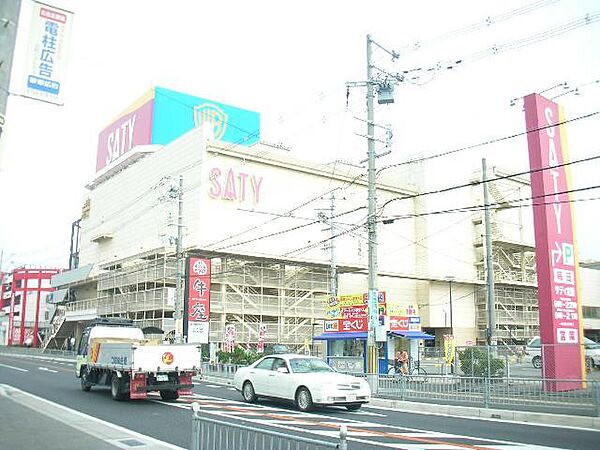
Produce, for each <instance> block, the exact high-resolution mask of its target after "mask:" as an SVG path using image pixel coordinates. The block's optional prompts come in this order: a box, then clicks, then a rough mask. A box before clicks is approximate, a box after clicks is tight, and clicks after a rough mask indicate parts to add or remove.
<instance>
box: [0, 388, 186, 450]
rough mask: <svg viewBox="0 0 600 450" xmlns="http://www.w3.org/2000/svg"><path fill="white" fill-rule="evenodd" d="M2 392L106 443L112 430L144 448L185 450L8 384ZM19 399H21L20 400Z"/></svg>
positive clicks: (114, 433)
mask: <svg viewBox="0 0 600 450" xmlns="http://www.w3.org/2000/svg"><path fill="white" fill-rule="evenodd" d="M2 391H5V392H9V393H12V394H13V395H11V400H13V401H16V402H18V403H20V404H21V405H23V406H25V407H28V408H31V409H35V410H36V411H37V412H39V413H41V414H44V415H47V416H49V417H51V418H52V419H54V420H58V421H59V422H62V423H65V424H67V425H69V426H71V427H74V428H77V429H79V430H81V431H83V432H85V433H87V434H90V435H92V436H95V437H96V438H98V439H102V440H103V441H105V442H110V439H106V436H107V435H108V434H107V433H109V432H110V431H109V430H110V429H112V434H113V435H116V434H122V438H121V440H122V439H129V438H136V439H139V440H141V441H143V442H144V444H145V445H144V447H146V448H147V447H152V448H157V449H169V450H185V449H184V448H182V447H178V446H176V445H173V444H170V443H168V442H164V441H161V440H159V439H156V438H153V437H151V436H147V435H145V434H142V433H138V432H137V431H133V430H129V429H127V428H125V427H122V426H119V425H115V424H114V423H110V422H107V421H105V420H102V419H98V418H96V417H93V416H89V415H87V414H84V413H82V412H79V411H77V410H75V409H71V408H68V407H66V406H63V405H61V404H59V403H54V402H51V401H50V400H47V399H45V398H43V397H38V396H37V395H33V394H30V393H29V392H25V391H22V390H20V389H17V388H15V387H12V386H9V385H6V384H0V394H2V393H3V392H2ZM14 394H17V395H14ZM18 397H21V398H20V399H19V398H18ZM40 403H44V404H46V405H47V407H46V408H44V407H43V406H42V407H40V405H39V404H40ZM57 410H59V411H61V412H59V411H57ZM90 422H94V423H95V424H96V425H95V426H93V427H92V426H90V425H89V424H86V423H90ZM101 427H106V428H104V430H100V431H99V429H100V428H101ZM102 433H104V435H102Z"/></svg>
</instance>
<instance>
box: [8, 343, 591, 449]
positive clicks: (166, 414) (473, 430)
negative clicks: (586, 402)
mask: <svg viewBox="0 0 600 450" xmlns="http://www.w3.org/2000/svg"><path fill="white" fill-rule="evenodd" d="M19 369H20V370H19ZM0 384H7V385H10V386H13V387H16V388H18V389H21V390H23V391H25V392H29V393H31V394H34V395H37V396H39V397H42V398H45V399H47V400H50V401H52V402H55V403H58V404H60V405H63V406H66V407H68V408H71V409H73V410H76V411H80V412H82V413H85V414H88V415H90V416H93V417H96V418H99V419H102V420H105V421H107V422H111V423H114V424H117V425H119V426H121V427H125V428H128V429H130V430H134V431H136V432H138V433H141V434H144V435H147V436H151V437H153V438H155V439H159V440H161V441H165V442H168V443H171V444H174V445H177V446H180V447H184V448H187V447H188V445H189V442H190V437H191V426H192V425H191V422H192V421H191V412H190V409H189V404H190V403H191V402H192V401H195V402H198V403H199V404H200V407H201V411H202V415H203V416H205V417H210V418H213V419H216V420H221V421H225V422H228V423H239V424H242V425H246V426H250V427H251V428H253V429H260V428H268V429H271V430H276V431H278V432H280V433H289V434H294V435H301V436H305V437H308V438H313V439H319V440H327V441H330V442H331V441H333V440H334V439H335V435H336V434H337V433H338V430H339V426H340V425H341V424H345V425H346V426H347V427H348V429H349V430H350V439H349V448H350V449H354V450H358V449H375V448H390V447H393V448H409V449H418V448H436V449H442V448H448V449H450V448H454V449H457V448H467V449H504V450H508V449H512V448H515V449H534V448H538V447H536V446H542V447H550V448H568V449H581V450H584V449H585V450H589V449H596V448H600V432H597V431H590V430H584V429H574V428H561V427H550V426H538V425H527V424H515V423H507V422H503V421H495V420H480V419H469V418H458V417H445V416H437V415H427V414H416V413H404V412H401V411H393V410H387V409H380V408H371V407H365V408H363V409H362V410H361V411H359V412H348V411H346V410H345V409H341V408H324V409H318V410H316V411H315V412H312V413H300V412H298V411H296V410H295V409H294V408H293V406H292V405H289V404H286V403H282V402H273V401H264V400H261V401H259V402H258V403H257V404H254V405H248V404H245V403H242V402H241V397H240V395H239V393H237V392H235V391H234V390H232V388H230V387H229V386H220V385H217V384H212V383H206V382H202V383H200V384H199V386H197V387H196V388H195V395H194V396H192V397H190V398H180V399H179V400H178V401H177V402H173V403H166V402H162V401H160V397H154V398H155V399H152V400H146V401H129V402H115V401H114V400H112V399H111V397H110V393H109V391H108V389H107V388H93V389H92V391H91V392H82V391H81V390H80V389H79V380H78V379H77V378H75V375H74V369H73V364H72V363H67V362H64V363H58V362H51V361H43V360H39V359H32V358H23V357H16V356H13V355H5V354H0ZM7 418H8V419H9V418H10V415H3V420H7ZM14 425H15V428H14V429H15V430H18V424H14ZM16 432H18V431H16ZM232 448H233V447H232Z"/></svg>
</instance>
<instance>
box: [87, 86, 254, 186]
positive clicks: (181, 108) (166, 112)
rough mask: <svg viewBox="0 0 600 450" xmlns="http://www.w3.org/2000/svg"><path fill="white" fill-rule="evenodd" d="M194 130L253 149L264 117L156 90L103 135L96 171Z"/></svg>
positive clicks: (144, 97) (135, 103)
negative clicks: (138, 148)
mask: <svg viewBox="0 0 600 450" xmlns="http://www.w3.org/2000/svg"><path fill="white" fill-rule="evenodd" d="M194 128H203V129H205V130H206V131H210V132H211V134H212V137H213V138H214V139H216V140H219V141H223V142H228V143H231V144H232V145H234V146H238V145H241V146H251V145H253V144H256V143H257V142H258V141H259V140H260V114H259V113H257V112H254V111H249V110H246V109H242V108H238V107H235V106H231V105H226V104H224V103H219V102H215V101H212V100H207V99H205V98H202V97H196V96H193V95H188V94H184V93H181V92H176V91H172V90H169V89H165V88H162V87H155V88H152V89H150V90H149V91H148V92H147V93H146V94H144V95H143V96H142V97H140V98H139V99H138V100H137V101H135V102H134V103H133V104H132V105H131V106H129V107H128V108H127V109H125V111H123V112H122V113H121V114H120V115H119V116H118V117H117V118H116V119H114V120H113V121H112V122H111V123H110V125H108V126H106V127H105V128H104V129H103V130H102V131H101V132H100V136H99V137H98V150H97V153H96V172H99V171H100V170H103V169H104V168H106V167H115V166H117V165H119V164H120V162H121V161H123V160H124V155H126V154H127V153H129V152H130V151H131V150H132V149H133V148H134V147H136V146H138V145H166V144H169V143H170V142H173V141H174V140H175V139H177V138H179V137H180V136H182V135H183V134H185V133H187V132H188V131H190V130H193V129H194ZM255 192H257V191H255ZM256 195H257V194H256Z"/></svg>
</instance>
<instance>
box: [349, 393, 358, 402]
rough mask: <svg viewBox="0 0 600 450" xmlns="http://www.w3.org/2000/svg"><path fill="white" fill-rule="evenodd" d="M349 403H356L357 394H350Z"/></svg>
mask: <svg viewBox="0 0 600 450" xmlns="http://www.w3.org/2000/svg"><path fill="white" fill-rule="evenodd" d="M348 401H349V402H354V401H356V394H350V395H348Z"/></svg>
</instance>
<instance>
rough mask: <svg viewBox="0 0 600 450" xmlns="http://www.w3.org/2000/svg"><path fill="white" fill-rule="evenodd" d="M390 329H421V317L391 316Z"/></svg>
mask: <svg viewBox="0 0 600 450" xmlns="http://www.w3.org/2000/svg"><path fill="white" fill-rule="evenodd" d="M390 331H421V317H419V316H412V317H408V316H391V317H390Z"/></svg>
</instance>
